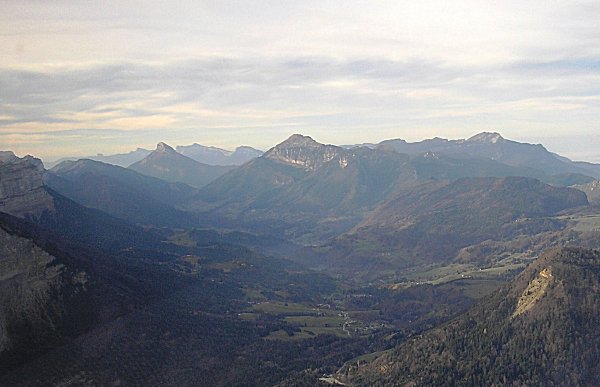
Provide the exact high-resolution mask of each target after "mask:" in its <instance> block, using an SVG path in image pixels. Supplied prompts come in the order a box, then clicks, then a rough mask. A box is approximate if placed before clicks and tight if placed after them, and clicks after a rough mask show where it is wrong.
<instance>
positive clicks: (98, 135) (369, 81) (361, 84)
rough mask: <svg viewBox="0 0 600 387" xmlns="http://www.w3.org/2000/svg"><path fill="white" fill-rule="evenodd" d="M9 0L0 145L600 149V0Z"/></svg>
mask: <svg viewBox="0 0 600 387" xmlns="http://www.w3.org/2000/svg"><path fill="white" fill-rule="evenodd" d="M447 3H451V4H447ZM0 9H2V12H0V49H1V52H2V57H3V60H2V61H1V62H0V149H12V150H14V151H16V152H17V153H19V154H26V153H30V154H35V155H37V156H40V157H43V158H47V159H53V158H58V157H62V156H67V155H88V154H94V153H96V152H103V153H116V152H124V151H128V150H132V149H135V148H136V147H138V146H142V147H147V148H150V147H153V146H154V144H155V143H156V142H158V141H166V142H169V143H171V144H173V145H175V144H189V143H192V142H199V143H202V144H205V145H217V146H222V147H226V148H232V147H235V146H237V145H241V144H247V145H252V146H255V147H258V148H262V149H266V148H269V147H270V146H272V145H274V144H276V143H277V142H279V141H282V140H283V139H285V138H286V137H288V136H289V135H290V134H292V133H297V132H300V133H304V134H308V135H311V136H313V137H314V138H315V139H316V140H318V141H321V142H330V143H338V144H341V143H346V144H347V143H361V142H377V141H380V140H383V139H388V138H404V139H407V140H411V141H414V140H420V139H423V138H428V137H434V136H440V137H446V138H464V137H469V136H471V135H473V134H475V133H477V132H480V131H484V130H485V131H498V132H500V133H502V134H503V135H504V137H507V138H511V139H516V140H521V141H528V142H535V143H543V144H545V145H546V146H547V147H548V148H549V149H550V150H553V151H556V152H559V153H561V154H564V155H566V156H568V157H571V158H574V159H586V160H590V161H597V162H600V154H599V152H598V151H597V149H600V123H599V122H600V120H599V118H600V23H598V20H600V5H598V3H597V2H584V1H548V0H546V1H527V2H523V1H504V2H486V1H456V2H442V1H420V2H404V1H354V2H347V1H323V0H321V1H301V2H288V1H219V2H214V1H210V2H202V1H194V2H187V3H186V2H177V4H173V2H152V1H150V2H148V1H144V2H135V1H133V2H132V1H129V2H122V1H114V2H113V1H103V2H92V1H78V2H72V1H52V2H42V1H2V0H0Z"/></svg>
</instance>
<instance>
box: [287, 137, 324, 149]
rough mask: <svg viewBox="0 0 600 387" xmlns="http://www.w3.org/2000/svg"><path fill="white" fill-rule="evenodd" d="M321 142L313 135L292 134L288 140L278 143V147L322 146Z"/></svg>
mask: <svg viewBox="0 0 600 387" xmlns="http://www.w3.org/2000/svg"><path fill="white" fill-rule="evenodd" d="M321 146H323V144H320V143H318V142H316V141H315V140H313V139H312V137H309V136H304V135H302V134H297V133H296V134H292V135H291V136H290V137H289V138H288V139H287V140H285V141H284V142H282V143H281V144H279V145H277V146H276V148H289V147H313V148H314V147H321Z"/></svg>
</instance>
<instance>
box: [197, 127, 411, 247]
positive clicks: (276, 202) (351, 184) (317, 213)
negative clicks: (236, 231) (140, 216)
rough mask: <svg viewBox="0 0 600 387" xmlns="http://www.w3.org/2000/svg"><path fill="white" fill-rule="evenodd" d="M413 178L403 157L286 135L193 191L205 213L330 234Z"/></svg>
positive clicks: (299, 232)
mask: <svg viewBox="0 0 600 387" xmlns="http://www.w3.org/2000/svg"><path fill="white" fill-rule="evenodd" d="M414 180H415V172H414V169H413V168H412V167H411V166H410V165H409V164H408V157H406V156H403V155H400V154H398V153H396V152H393V151H383V150H372V149H368V148H354V149H350V150H347V149H343V148H340V147H337V146H333V145H324V144H320V143H318V142H316V141H314V140H313V139H312V138H310V137H306V136H301V135H293V136H291V137H290V138H289V139H287V140H286V141H284V142H283V143H281V144H279V145H277V146H276V147H274V148H272V149H270V150H269V151H268V152H266V153H265V154H264V155H263V156H262V157H259V158H257V159H255V160H252V161H250V162H249V163H247V164H245V165H243V166H242V167H240V168H238V169H236V170H234V171H232V172H230V173H228V174H227V175H225V176H223V177H221V178H219V179H218V180H216V181H214V182H213V183H211V184H209V185H208V186H207V187H205V188H204V189H202V190H201V191H200V194H199V195H198V201H197V208H198V209H199V210H201V211H204V212H205V213H208V214H210V215H209V216H214V217H218V218H220V219H225V220H227V219H230V220H231V221H232V222H236V223H238V224H239V223H241V224H242V225H246V226H247V227H248V226H249V225H252V226H251V227H253V228H256V227H258V228H259V229H260V228H268V229H269V230H270V232H279V233H282V234H287V235H288V236H292V237H293V238H302V237H305V236H307V235H308V234H312V236H314V237H316V238H317V239H319V238H324V237H327V236H332V235H336V233H339V232H341V231H343V230H347V229H349V228H350V227H352V226H353V225H354V224H356V222H357V221H359V220H360V218H361V216H362V213H363V212H364V211H366V210H368V209H370V208H372V207H373V206H375V205H376V204H378V203H379V202H380V201H381V200H383V199H384V198H385V197H386V196H387V195H388V194H389V193H390V192H392V191H393V190H394V188H395V187H396V186H397V185H398V184H408V183H410V182H412V181H414Z"/></svg>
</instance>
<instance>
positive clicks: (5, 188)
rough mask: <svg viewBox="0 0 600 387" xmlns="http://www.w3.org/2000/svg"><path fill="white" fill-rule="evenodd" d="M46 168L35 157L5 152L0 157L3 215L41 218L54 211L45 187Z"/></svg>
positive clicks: (0, 188)
mask: <svg viewBox="0 0 600 387" xmlns="http://www.w3.org/2000/svg"><path fill="white" fill-rule="evenodd" d="M44 172H45V170H44V166H43V165H42V162H41V161H40V160H39V159H36V158H34V157H31V156H25V157H23V158H19V157H16V156H15V155H14V154H13V153H12V152H3V155H2V158H0V212H6V213H9V214H12V215H14V216H18V217H35V218H38V217H40V216H41V215H42V214H43V213H44V212H48V211H52V210H53V201H52V197H51V195H50V194H48V192H47V191H46V189H45V188H44V186H43V184H42V177H43V175H44Z"/></svg>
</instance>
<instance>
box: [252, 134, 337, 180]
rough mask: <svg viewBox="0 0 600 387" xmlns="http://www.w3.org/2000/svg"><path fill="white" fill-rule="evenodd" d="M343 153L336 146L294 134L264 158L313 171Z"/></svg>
mask: <svg viewBox="0 0 600 387" xmlns="http://www.w3.org/2000/svg"><path fill="white" fill-rule="evenodd" d="M345 152H346V151H345V150H344V149H343V148H340V147H338V146H334V145H324V144H320V143H318V142H316V141H315V140H313V139H312V138H310V137H308V136H302V135H300V134H294V135H292V136H291V137H290V138H288V139H287V140H286V141H284V142H282V143H281V144H279V145H277V146H276V147H274V148H272V149H271V150H269V151H268V152H267V153H265V156H264V157H266V158H268V159H270V160H274V161H278V162H280V163H284V164H291V165H295V166H298V167H301V168H303V169H305V170H307V171H315V170H317V169H319V168H320V167H321V166H323V164H325V163H327V162H329V161H331V160H333V159H334V158H336V157H339V156H341V155H343V154H344V153H345Z"/></svg>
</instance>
